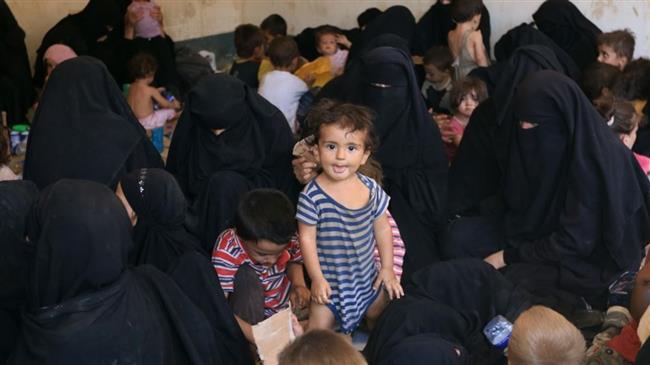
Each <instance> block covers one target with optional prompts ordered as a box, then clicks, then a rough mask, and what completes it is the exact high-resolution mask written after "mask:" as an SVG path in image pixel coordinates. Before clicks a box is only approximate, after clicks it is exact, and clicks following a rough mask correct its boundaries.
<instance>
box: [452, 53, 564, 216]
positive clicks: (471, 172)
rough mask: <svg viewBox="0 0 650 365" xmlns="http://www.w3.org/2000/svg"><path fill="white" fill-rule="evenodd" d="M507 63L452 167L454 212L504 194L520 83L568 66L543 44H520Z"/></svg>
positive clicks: (468, 211) (475, 116)
mask: <svg viewBox="0 0 650 365" xmlns="http://www.w3.org/2000/svg"><path fill="white" fill-rule="evenodd" d="M502 64H503V67H501V72H500V77H499V79H498V82H497V84H496V86H495V90H494V92H493V93H492V95H491V97H490V98H489V99H487V100H486V101H484V102H483V103H481V105H479V106H478V107H477V108H476V109H475V110H474V113H472V117H471V118H470V123H469V125H468V126H467V129H466V130H465V133H464V134H463V142H462V143H461V144H460V147H459V148H458V152H457V154H456V158H455V159H454V163H453V164H452V166H451V168H450V170H449V212H450V215H452V216H453V215H456V214H459V215H472V214H476V213H478V212H477V211H480V210H485V209H482V208H481V205H482V204H484V200H485V199H487V198H490V197H493V196H494V195H498V194H499V190H500V187H501V185H502V176H503V175H502V174H503V172H504V171H505V167H506V166H505V165H506V163H507V158H508V151H509V146H510V136H511V133H512V130H513V129H514V128H515V127H516V125H515V124H516V123H515V120H514V119H513V116H512V108H513V105H514V104H513V101H512V99H513V96H514V93H515V92H516V90H517V86H518V85H519V83H520V82H521V81H522V80H523V79H524V78H525V77H526V76H528V75H529V74H530V73H532V72H535V71H538V70H545V69H549V70H555V71H560V72H562V71H564V70H565V69H566V67H565V66H564V65H563V64H562V63H561V62H560V61H559V60H558V58H557V56H556V55H555V53H554V52H553V51H552V50H551V49H550V48H547V47H545V46H539V45H532V46H524V47H520V48H518V49H517V50H516V51H515V52H514V54H513V55H512V56H511V57H510V59H509V60H508V61H507V62H505V63H504V62H502ZM477 181H481V183H480V184H478V183H477ZM489 204H491V203H489Z"/></svg>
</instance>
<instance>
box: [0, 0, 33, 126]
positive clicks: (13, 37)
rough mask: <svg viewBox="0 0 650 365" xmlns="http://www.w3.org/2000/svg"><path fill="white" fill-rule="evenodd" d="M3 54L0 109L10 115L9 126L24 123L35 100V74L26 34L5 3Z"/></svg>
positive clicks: (1, 4) (0, 13) (0, 14)
mask: <svg viewBox="0 0 650 365" xmlns="http://www.w3.org/2000/svg"><path fill="white" fill-rule="evenodd" d="M0 55H2V57H0V84H1V86H0V110H2V111H5V112H7V121H8V123H9V125H10V126H11V125H14V124H18V123H24V122H25V120H26V119H25V115H26V114H27V110H28V109H29V107H30V106H31V105H32V103H33V102H34V97H35V93H34V87H33V86H32V71H31V68H30V66H29V58H28V57H27V48H26V47H25V32H24V31H23V30H22V28H20V26H19V25H18V22H17V21H16V18H15V17H14V15H13V13H12V12H11V9H9V6H8V5H7V3H6V2H5V1H4V0H1V1H0Z"/></svg>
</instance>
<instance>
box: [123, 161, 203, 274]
mask: <svg viewBox="0 0 650 365" xmlns="http://www.w3.org/2000/svg"><path fill="white" fill-rule="evenodd" d="M120 184H121V187H122V191H123V192H124V195H125V197H126V199H127V200H128V202H129V204H130V205H131V208H132V209H133V211H134V212H135V213H136V214H137V217H138V220H137V223H136V225H135V227H134V229H133V241H134V242H133V247H132V248H131V249H130V250H129V263H130V264H132V265H144V264H149V265H152V266H155V267H156V268H158V269H159V270H161V271H163V272H168V271H169V268H170V266H171V265H172V264H173V263H174V262H175V261H176V260H178V258H179V257H181V256H183V254H185V253H186V252H192V251H199V252H201V251H202V250H201V246H200V244H199V241H198V239H197V238H196V237H194V236H192V235H191V234H190V233H189V232H187V230H186V229H185V227H184V226H183V223H184V222H185V213H186V212H187V202H186V200H185V195H183V192H182V191H181V189H180V187H179V186H178V183H177V182H176V180H175V179H174V177H173V176H172V175H171V174H170V173H168V172H167V171H165V170H162V169H141V170H135V171H133V172H131V173H130V174H128V175H126V176H125V177H124V178H123V179H122V180H121V181H120Z"/></svg>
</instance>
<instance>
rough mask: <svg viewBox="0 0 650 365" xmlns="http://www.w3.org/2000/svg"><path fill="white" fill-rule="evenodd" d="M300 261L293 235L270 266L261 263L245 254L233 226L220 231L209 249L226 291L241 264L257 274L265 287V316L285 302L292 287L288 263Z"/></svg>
mask: <svg viewBox="0 0 650 365" xmlns="http://www.w3.org/2000/svg"><path fill="white" fill-rule="evenodd" d="M290 262H302V253H301V252H300V246H299V244H298V238H297V237H295V236H294V237H293V239H292V240H291V242H289V244H288V245H287V247H286V248H285V250H284V251H283V252H282V253H281V254H280V257H279V258H278V261H277V262H276V263H275V264H274V265H273V266H265V265H260V264H258V263H256V262H254V261H253V260H251V258H250V257H249V256H248V254H247V253H246V250H244V246H243V243H242V240H241V238H239V236H237V233H236V232H235V230H234V229H232V228H230V229H227V230H225V231H223V232H222V233H221V234H220V235H219V238H218V239H217V244H216V245H215V246H214V250H213V251H212V265H213V266H214V269H215V270H216V272H217V274H218V275H219V281H220V282H221V288H222V289H223V291H224V292H225V293H226V294H229V293H232V292H233V290H234V279H235V274H236V273H237V270H238V269H239V267H240V266H241V265H243V264H248V265H250V267H251V268H253V270H255V272H256V273H257V274H258V276H259V278H260V281H261V282H262V287H263V288H264V315H265V316H266V317H270V316H272V315H273V314H275V313H276V312H277V311H279V310H280V309H283V308H284V307H286V305H287V300H288V298H289V289H290V287H291V285H290V283H289V278H288V277H287V265H288V264H289V263H290Z"/></svg>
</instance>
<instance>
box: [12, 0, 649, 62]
mask: <svg viewBox="0 0 650 365" xmlns="http://www.w3.org/2000/svg"><path fill="white" fill-rule="evenodd" d="M484 1H485V4H486V6H487V7H488V9H489V10H490V15H491V18H492V39H491V40H492V42H496V40H498V38H499V37H500V36H501V35H502V34H503V33H504V32H505V31H507V30H508V29H510V28H512V27H514V26H516V25H518V24H520V23H522V22H530V21H532V17H531V15H532V13H533V12H535V10H536V9H537V8H538V7H539V5H540V4H541V3H542V2H543V1H542V0H484ZM157 2H158V4H160V5H161V6H162V8H163V12H164V15H165V29H166V31H167V32H168V33H169V34H170V35H171V36H172V37H173V38H174V39H176V40H185V39H192V38H198V37H203V36H208V35H213V34H220V33H226V32H232V31H233V30H234V28H235V27H236V26H237V25H238V24H241V23H253V24H259V23H260V22H261V20H262V19H264V17H266V16H267V15H269V14H271V13H279V14H281V15H282V16H284V17H285V19H287V21H288V22H289V33H292V34H295V33H298V32H299V31H300V30H301V29H303V28H305V27H307V26H314V25H320V24H324V23H330V24H333V25H336V26H340V27H342V28H351V27H354V26H356V16H357V15H358V14H359V13H360V12H361V11H363V10H364V9H366V8H369V7H373V6H374V7H378V8H380V9H382V10H383V9H386V8H388V7H389V6H391V5H394V4H401V5H405V6H408V7H409V8H410V9H411V11H412V12H413V14H414V15H415V17H416V18H419V17H420V16H421V15H422V14H423V13H424V12H425V11H426V10H427V9H428V8H429V7H430V6H431V4H433V3H434V1H433V0H407V1H387V0H356V1H353V0H329V1H325V0H320V1H318V0H157ZM7 3H8V4H9V7H10V8H11V9H12V11H13V12H14V15H15V16H16V18H17V19H18V22H19V23H20V25H21V26H22V27H23V29H25V31H26V32H27V48H28V50H29V53H30V57H33V56H34V52H35V50H36V48H37V47H38V45H39V44H40V42H41V40H42V38H43V35H44V34H45V32H46V31H47V30H48V29H49V28H51V27H52V26H53V25H54V24H55V23H56V22H58V21H59V20H60V19H61V18H63V17H64V16H66V15H67V14H70V13H74V12H77V11H79V10H80V9H82V8H83V7H84V5H85V4H86V1H85V0H7ZM574 3H575V4H576V5H577V6H578V8H579V9H580V10H581V11H582V12H583V13H584V14H585V15H586V16H587V17H589V18H590V19H592V21H593V22H594V23H595V24H596V25H598V26H599V27H600V28H601V29H602V30H603V31H610V30H614V29H620V28H630V29H632V30H633V31H634V32H635V34H636V44H637V46H636V52H635V56H637V57H639V56H644V57H650V27H647V26H645V25H646V24H648V23H650V1H648V0H574Z"/></svg>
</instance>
